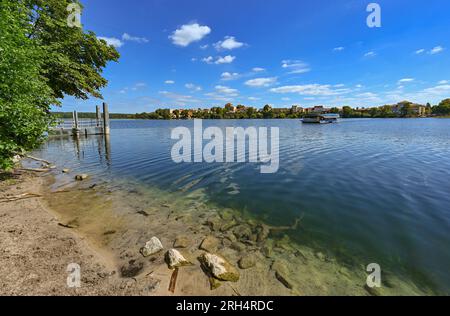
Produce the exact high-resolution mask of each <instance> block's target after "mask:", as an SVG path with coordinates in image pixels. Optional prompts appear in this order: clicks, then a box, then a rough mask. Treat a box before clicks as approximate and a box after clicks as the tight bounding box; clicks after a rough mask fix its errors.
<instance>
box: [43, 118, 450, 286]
mask: <svg viewBox="0 0 450 316" xmlns="http://www.w3.org/2000/svg"><path fill="white" fill-rule="evenodd" d="M203 125H204V127H209V126H217V127H219V128H222V129H224V128H225V127H231V126H240V127H244V128H245V127H250V126H255V127H279V130H280V156H279V157H280V167H279V170H278V172H276V173H274V174H261V173H260V168H259V167H260V166H259V165H258V164H253V163H213V164H207V163H181V164H176V163H174V162H173V161H172V159H171V148H172V146H173V145H174V143H175V142H176V141H174V140H172V139H171V130H172V129H173V128H176V127H179V126H185V127H188V128H192V127H193V122H192V121H137V120H136V121H135V120H113V121H112V122H111V135H110V137H109V139H105V137H103V136H89V137H87V138H85V137H81V138H80V139H79V140H74V139H73V138H68V137H53V138H51V139H50V140H49V141H48V142H47V143H45V144H44V145H43V146H42V148H41V149H39V150H38V151H37V153H36V155H40V156H41V157H43V158H45V159H48V160H51V161H52V162H55V164H57V165H58V166H64V167H65V168H71V169H72V170H73V173H87V174H89V175H90V176H91V180H90V181H91V182H96V183H100V182H101V183H103V184H104V185H105V186H108V185H109V186H114V183H115V182H120V183H121V186H120V188H127V187H132V186H141V187H151V188H156V189H157V190H160V191H159V192H166V193H167V194H169V196H170V194H174V195H173V198H174V199H175V198H176V197H177V198H178V197H179V198H182V197H183V196H189V195H190V194H192V193H195V192H202V199H205V203H208V205H214V207H215V208H217V209H221V208H223V209H232V210H233V211H235V212H238V214H242V216H246V217H249V218H253V219H255V220H259V221H263V222H264V223H266V224H267V225H271V226H273V227H287V226H292V225H293V223H295V221H296V220H297V219H301V225H300V227H298V228H295V229H291V230H286V232H285V233H284V234H283V236H281V237H280V238H289V242H290V243H292V244H297V245H302V247H307V248H308V249H313V253H315V254H320V255H319V256H318V257H319V258H320V257H321V256H322V255H323V256H326V257H329V258H334V259H333V260H334V261H335V262H337V263H336V264H340V265H342V266H345V267H347V269H349V270H350V274H351V273H352V272H351V271H356V270H358V273H362V274H363V275H364V273H366V271H365V267H366V266H367V265H368V264H370V263H377V264H379V265H380V266H381V269H382V271H386V273H387V274H388V275H395V277H396V280H402V281H405V282H406V283H407V284H411V286H413V287H414V291H415V292H414V293H420V294H449V293H450V273H449V267H450V247H449V245H450V234H449V232H450V177H449V170H450V120H448V119H345V120H344V119H343V120H341V122H339V123H337V124H330V125H305V124H302V123H301V122H300V121H299V120H242V121H235V120H218V121H203ZM61 181H62V180H61ZM65 181H66V182H67V181H68V180H67V179H66V180H65ZM160 194H163V193H160ZM126 198H127V196H126V195H124V199H125V200H126ZM129 198H130V200H131V199H132V197H129ZM143 198H145V196H144V197H143ZM130 203H131V201H130ZM313 266H314V269H318V268H317V266H316V265H313ZM311 269H312V268H311ZM364 282H365V280H361V284H364ZM391 283H392V282H391ZM323 284H324V286H326V284H327V283H326V282H325V281H324V283H323ZM389 286H390V287H393V288H395V287H396V285H395V284H390V285H389ZM312 293H314V292H313V291H312ZM338 293H340V292H338ZM390 293H397V294H408V293H410V292H407V291H403V287H399V288H398V289H397V290H396V291H393V292H390ZM345 294H349V291H347V292H345ZM350 294H351V293H350Z"/></svg>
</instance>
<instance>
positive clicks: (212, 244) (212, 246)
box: [200, 236, 220, 252]
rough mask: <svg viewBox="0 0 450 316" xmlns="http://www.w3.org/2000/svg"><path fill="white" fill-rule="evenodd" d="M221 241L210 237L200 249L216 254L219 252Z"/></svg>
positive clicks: (203, 242)
mask: <svg viewBox="0 0 450 316" xmlns="http://www.w3.org/2000/svg"><path fill="white" fill-rule="evenodd" d="M219 242H220V241H219V239H217V238H216V237H214V236H208V237H206V238H205V239H203V241H202V243H201V245H200V249H201V250H205V251H207V252H215V251H217V247H218V246H219Z"/></svg>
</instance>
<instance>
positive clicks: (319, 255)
mask: <svg viewBox="0 0 450 316" xmlns="http://www.w3.org/2000/svg"><path fill="white" fill-rule="evenodd" d="M315 256H316V258H317V259H319V260H320V261H323V262H325V261H326V260H327V257H326V256H325V255H324V254H323V253H321V252H316V253H315Z"/></svg>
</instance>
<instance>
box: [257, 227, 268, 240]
mask: <svg viewBox="0 0 450 316" xmlns="http://www.w3.org/2000/svg"><path fill="white" fill-rule="evenodd" d="M256 232H257V239H256V241H257V242H263V241H265V240H266V239H267V238H268V237H269V234H270V229H269V227H268V226H267V225H264V224H260V225H258V227H256Z"/></svg>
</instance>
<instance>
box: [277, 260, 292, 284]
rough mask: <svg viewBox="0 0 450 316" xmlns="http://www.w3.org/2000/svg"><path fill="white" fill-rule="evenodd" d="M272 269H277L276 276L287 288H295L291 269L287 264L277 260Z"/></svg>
mask: <svg viewBox="0 0 450 316" xmlns="http://www.w3.org/2000/svg"><path fill="white" fill-rule="evenodd" d="M272 270H274V271H275V277H276V278H277V280H278V281H280V282H281V283H282V284H283V285H284V286H285V287H286V288H288V289H290V290H292V289H293V288H294V285H293V282H292V280H291V279H290V278H289V270H288V268H287V266H286V264H285V263H284V262H282V261H275V262H274V263H273V265H272Z"/></svg>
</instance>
